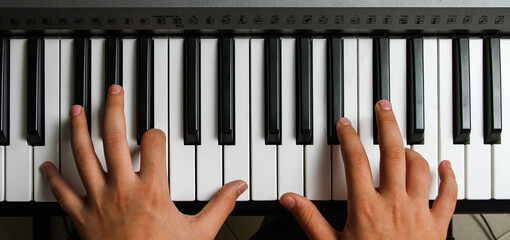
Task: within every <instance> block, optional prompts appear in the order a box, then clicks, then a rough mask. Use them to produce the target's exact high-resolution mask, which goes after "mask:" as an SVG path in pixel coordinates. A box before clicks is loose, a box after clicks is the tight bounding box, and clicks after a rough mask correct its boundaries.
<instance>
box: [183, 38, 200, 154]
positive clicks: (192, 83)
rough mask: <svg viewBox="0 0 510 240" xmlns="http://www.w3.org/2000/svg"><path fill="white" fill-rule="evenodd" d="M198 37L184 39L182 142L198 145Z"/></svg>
mask: <svg viewBox="0 0 510 240" xmlns="http://www.w3.org/2000/svg"><path fill="white" fill-rule="evenodd" d="M200 136H201V135H200V39H198V38H196V37H189V38H186V40H185V54H184V144H186V145H200V142H201V138H200Z"/></svg>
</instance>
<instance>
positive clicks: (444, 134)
mask: <svg viewBox="0 0 510 240" xmlns="http://www.w3.org/2000/svg"><path fill="white" fill-rule="evenodd" d="M438 66H439V79H438V82H439V99H438V103H439V121H438V122H440V123H441V124H439V160H449V161H450V162H451V164H452V169H453V171H454V173H455V177H456V180H457V186H458V194H457V198H458V199H463V198H464V196H465V185H464V183H465V182H464V145H462V144H453V109H452V108H453V99H452V92H453V81H452V40H451V39H440V40H439V64H438ZM425 128H427V126H426V125H425Z"/></svg>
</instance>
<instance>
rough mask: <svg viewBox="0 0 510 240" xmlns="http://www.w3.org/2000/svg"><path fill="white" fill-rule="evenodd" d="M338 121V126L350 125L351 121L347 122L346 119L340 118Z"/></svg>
mask: <svg viewBox="0 0 510 240" xmlns="http://www.w3.org/2000/svg"><path fill="white" fill-rule="evenodd" d="M338 121H339V122H340V126H346V125H351V121H349V119H348V118H340V120H338Z"/></svg>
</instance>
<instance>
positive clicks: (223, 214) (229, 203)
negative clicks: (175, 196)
mask: <svg viewBox="0 0 510 240" xmlns="http://www.w3.org/2000/svg"><path fill="white" fill-rule="evenodd" d="M246 189H248V185H247V184H246V182H244V181H242V180H237V181H233V182H229V183H227V184H225V185H224V186H223V187H222V188H220V190H218V192H217V193H216V195H214V197H213V198H212V199H211V200H210V201H209V203H208V204H207V205H205V207H204V209H202V211H200V213H198V215H197V218H198V221H199V222H200V223H201V224H200V225H202V226H204V227H207V228H209V230H211V231H212V230H214V231H216V232H218V231H219V230H220V228H221V226H222V225H223V222H225V220H226V219H227V217H228V215H229V214H230V212H232V210H234V207H235V205H236V199H237V197H239V195H241V193H243V192H244V191H246Z"/></svg>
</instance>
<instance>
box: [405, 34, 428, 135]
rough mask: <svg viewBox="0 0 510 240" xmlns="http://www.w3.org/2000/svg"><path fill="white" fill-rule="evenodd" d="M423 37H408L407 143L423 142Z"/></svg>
mask: <svg viewBox="0 0 510 240" xmlns="http://www.w3.org/2000/svg"><path fill="white" fill-rule="evenodd" d="M423 81H424V79H423V38H409V39H407V144H408V145H414V144H423V138H424V136H423V134H424V132H425V96H424V82H423Z"/></svg>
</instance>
